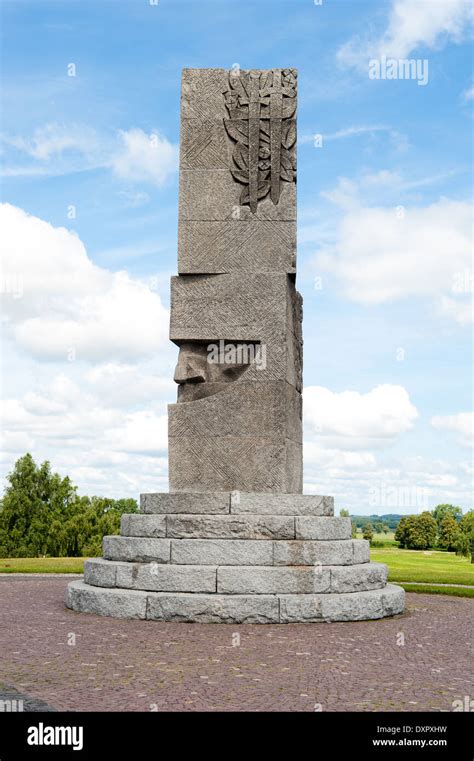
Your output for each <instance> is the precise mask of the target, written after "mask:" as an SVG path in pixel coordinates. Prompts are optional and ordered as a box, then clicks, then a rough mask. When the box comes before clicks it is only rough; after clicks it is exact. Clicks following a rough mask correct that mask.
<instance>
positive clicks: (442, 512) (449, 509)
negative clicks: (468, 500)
mask: <svg viewBox="0 0 474 761" xmlns="http://www.w3.org/2000/svg"><path fill="white" fill-rule="evenodd" d="M432 515H433V518H434V519H435V521H436V523H437V524H438V531H440V530H441V524H442V522H443V520H444V519H445V518H446V517H447V516H448V515H450V516H451V518H454V520H455V521H460V520H461V518H462V510H461V508H460V507H456V506H455V505H437V506H436V507H435V509H434V510H433V512H432Z"/></svg>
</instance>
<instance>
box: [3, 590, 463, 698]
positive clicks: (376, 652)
mask: <svg viewBox="0 0 474 761" xmlns="http://www.w3.org/2000/svg"><path fill="white" fill-rule="evenodd" d="M66 584H67V580H66V579H64V578H47V577H46V578H45V577H43V578H38V577H34V578H26V577H23V578H20V577H16V578H8V577H5V576H3V577H0V692H2V693H4V694H6V693H7V692H8V691H9V690H10V692H12V691H13V690H18V692H19V693H21V695H22V696H29V697H30V698H31V699H35V700H36V701H44V702H45V703H47V704H48V705H49V706H50V707H51V708H53V709H54V708H55V709H57V710H68V711H84V710H92V711H114V710H115V711H150V710H155V711H176V710H178V711H182V710H184V711H205V710H210V711H212V710H233V711H268V710H270V711H287V710H290V711H314V710H318V709H319V710H323V711H401V710H408V711H423V710H429V711H451V710H452V702H453V700H456V699H462V700H463V699H464V697H465V696H466V695H471V696H472V695H473V685H472V674H473V660H474V659H473V639H472V620H473V613H474V600H470V599H464V598H455V597H448V596H442V595H424V594H408V595H407V601H408V606H407V612H406V613H405V614H404V615H402V616H397V617H396V618H392V619H383V620H381V621H365V622H354V623H331V624H326V623H319V624H286V625H260V626H258V625H240V626H239V625H233V624H231V625H227V624H225V625H224V624H179V623H157V622H153V621H123V620H117V619H112V618H101V617H99V616H94V615H90V614H80V613H75V612H73V611H69V610H67V609H66V608H65V607H64V602H63V601H64V593H65V589H66ZM72 635H74V636H72ZM74 639H75V645H74V644H68V641H69V642H70V643H73V642H74ZM239 640H240V643H239Z"/></svg>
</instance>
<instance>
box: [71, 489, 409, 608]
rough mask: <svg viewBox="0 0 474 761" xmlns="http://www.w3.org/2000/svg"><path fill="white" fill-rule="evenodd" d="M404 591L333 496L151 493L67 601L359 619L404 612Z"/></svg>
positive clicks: (89, 563)
mask: <svg viewBox="0 0 474 761" xmlns="http://www.w3.org/2000/svg"><path fill="white" fill-rule="evenodd" d="M404 599H405V594H404V591H403V589H402V588H401V587H398V586H394V585H391V584H387V568H386V566H384V565H382V564H380V563H371V562H370V553H369V544H368V542H366V541H364V540H355V539H352V538H351V521H350V519H349V518H336V517H334V502H333V500H332V498H331V497H319V496H314V495H301V494H277V495H273V494H242V493H238V492H233V493H232V494H229V493H225V492H216V493H214V494H212V493H208V494H195V493H193V494H190V493H171V494H145V495H142V497H141V513H140V514H132V515H124V516H123V517H122V525H121V536H108V537H104V558H94V559H91V560H88V561H86V563H85V566H84V581H74V582H72V583H71V584H70V585H69V587H68V591H67V598H66V605H67V606H68V607H69V608H71V609H72V610H76V611H78V612H82V613H95V614H98V615H103V616H114V617H117V618H142V619H150V620H155V621H183V622H190V623H194V622H202V623H297V622H317V621H360V620H364V619H373V618H383V617H384V616H392V615H395V614H397V613H402V612H403V610H404Z"/></svg>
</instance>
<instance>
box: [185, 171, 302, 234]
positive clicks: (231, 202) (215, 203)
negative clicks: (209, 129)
mask: <svg viewBox="0 0 474 761" xmlns="http://www.w3.org/2000/svg"><path fill="white" fill-rule="evenodd" d="M241 193H242V187H241V186H240V185H239V184H238V183H236V182H234V179H233V177H232V175H231V173H230V171H229V169H182V170H181V172H180V179H179V219H180V222H222V221H224V220H226V219H235V218H236V217H237V218H238V219H240V220H242V221H246V220H253V219H256V220H275V221H280V222H294V221H295V220H296V185H295V184H294V183H291V184H290V183H283V187H282V191H281V196H280V201H279V203H278V206H275V205H274V204H273V203H272V202H271V200H270V199H269V198H265V199H264V200H263V201H261V202H260V203H259V205H258V209H257V211H256V212H255V213H253V212H252V211H251V210H250V208H249V207H248V206H243V205H241V203H240V198H241Z"/></svg>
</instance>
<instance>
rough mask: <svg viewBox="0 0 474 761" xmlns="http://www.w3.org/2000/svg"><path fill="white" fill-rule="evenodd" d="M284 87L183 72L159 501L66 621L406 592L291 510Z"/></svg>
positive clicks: (297, 307) (297, 386) (353, 612)
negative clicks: (172, 388)
mask: <svg viewBox="0 0 474 761" xmlns="http://www.w3.org/2000/svg"><path fill="white" fill-rule="evenodd" d="M296 89H297V75H296V71H295V70H294V69H271V70H265V71H255V70H252V71H240V70H236V69H233V70H231V71H226V70H225V69H185V70H184V71H183V83H182V99H181V167H180V208H179V252H178V271H179V274H178V275H177V277H174V278H172V283H171V326H170V337H171V340H172V341H174V342H175V343H176V344H177V345H178V346H179V356H178V362H177V366H176V371H175V376H174V378H175V381H176V382H177V384H178V393H177V397H178V398H177V402H176V403H175V404H171V405H170V406H169V474H170V475H169V479H170V492H169V493H153V494H142V495H141V511H140V514H130V515H124V516H122V525H121V535H120V536H108V537H104V557H103V558H100V559H99V558H96V559H92V560H89V561H87V562H86V564H85V568H84V581H74V582H72V583H71V584H70V585H69V587H68V593H67V600H66V604H67V606H68V607H69V608H72V609H74V610H77V611H81V612H89V613H98V614H100V615H109V616H117V617H123V618H146V619H151V620H157V621H187V622H203V623H214V622H225V623H234V624H235V623H289V622H299V621H301V622H317V621H328V620H331V621H351V620H362V619H368V618H381V617H383V616H390V615H394V614H396V613H401V612H402V611H403V609H404V591H403V589H402V588H401V587H397V586H394V585H391V584H387V569H386V567H385V566H384V565H381V564H380V563H371V562H370V551H369V544H368V542H366V541H365V540H360V539H359V540H357V539H352V538H351V520H350V518H345V517H338V518H337V517H334V500H333V498H332V497H326V496H322V497H321V496H316V495H303V494H302V493H301V492H302V424H301V386H302V337H301V321H302V302H301V297H300V295H299V294H298V292H297V291H296V288H295V276H296V185H295V181H296Z"/></svg>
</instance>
